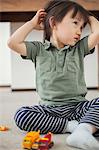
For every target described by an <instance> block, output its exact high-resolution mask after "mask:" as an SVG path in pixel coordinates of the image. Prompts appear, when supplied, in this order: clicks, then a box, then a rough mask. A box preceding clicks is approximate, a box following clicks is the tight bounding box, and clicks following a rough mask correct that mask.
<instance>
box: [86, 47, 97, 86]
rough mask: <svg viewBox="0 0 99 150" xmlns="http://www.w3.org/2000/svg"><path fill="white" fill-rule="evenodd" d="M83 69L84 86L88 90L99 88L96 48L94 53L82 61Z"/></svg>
mask: <svg viewBox="0 0 99 150" xmlns="http://www.w3.org/2000/svg"><path fill="white" fill-rule="evenodd" d="M84 67H85V80H86V85H87V87H89V88H96V87H99V85H98V46H96V48H95V52H94V53H93V54H90V55H88V56H86V58H85V61H84Z"/></svg>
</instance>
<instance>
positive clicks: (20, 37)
mask: <svg viewBox="0 0 99 150" xmlns="http://www.w3.org/2000/svg"><path fill="white" fill-rule="evenodd" d="M45 15H46V13H45V11H44V9H40V10H38V11H37V13H36V15H35V16H34V17H33V18H32V19H31V20H30V21H28V22H26V23H25V24H24V25H23V26H21V27H20V28H19V29H18V30H16V32H15V33H14V34H13V35H12V36H11V37H10V39H9V40H8V46H9V47H10V48H11V49H13V50H14V51H16V52H18V53H20V54H21V55H23V56H26V55H27V53H26V46H25V43H24V40H25V38H26V37H27V35H28V34H29V33H30V32H31V31H32V30H33V29H37V30H42V29H43V27H42V26H41V25H42V22H43V20H44V16H45Z"/></svg>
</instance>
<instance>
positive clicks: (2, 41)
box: [0, 22, 11, 86]
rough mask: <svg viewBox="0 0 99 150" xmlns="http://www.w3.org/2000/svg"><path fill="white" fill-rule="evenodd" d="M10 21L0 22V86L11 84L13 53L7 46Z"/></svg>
mask: <svg viewBox="0 0 99 150" xmlns="http://www.w3.org/2000/svg"><path fill="white" fill-rule="evenodd" d="M9 36H10V23H9V22H1V23H0V86H9V85H11V53H10V50H9V48H8V46H7V41H8V38H9Z"/></svg>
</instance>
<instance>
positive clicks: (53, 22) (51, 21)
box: [49, 16, 56, 29]
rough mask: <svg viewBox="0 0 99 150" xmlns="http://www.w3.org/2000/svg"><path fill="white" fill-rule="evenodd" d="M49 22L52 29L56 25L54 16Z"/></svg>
mask: <svg viewBox="0 0 99 150" xmlns="http://www.w3.org/2000/svg"><path fill="white" fill-rule="evenodd" d="M49 24H50V27H51V29H53V28H54V27H55V25H56V22H55V19H54V16H52V17H50V18H49Z"/></svg>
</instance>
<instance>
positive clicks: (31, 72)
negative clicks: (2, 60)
mask: <svg viewBox="0 0 99 150" xmlns="http://www.w3.org/2000/svg"><path fill="white" fill-rule="evenodd" d="M21 25H22V23H12V24H11V33H13V32H14V31H15V30H16V29H17V28H19V26H21ZM26 40H28V41H33V40H38V41H42V40H43V32H42V31H36V30H33V32H31V33H30V34H29V35H28V37H27V39H26ZM11 63H12V84H11V88H12V90H14V89H15V90H17V89H35V88H36V83H35V81H36V80H35V75H36V73H35V67H34V64H33V63H32V61H30V60H24V59H22V58H21V56H20V55H19V54H17V53H15V52H13V51H12V58H11Z"/></svg>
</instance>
